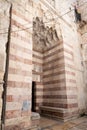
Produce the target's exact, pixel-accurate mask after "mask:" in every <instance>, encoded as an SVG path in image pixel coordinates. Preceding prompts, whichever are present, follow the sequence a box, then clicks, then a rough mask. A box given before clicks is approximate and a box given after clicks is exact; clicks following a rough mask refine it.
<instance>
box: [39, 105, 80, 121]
mask: <svg viewBox="0 0 87 130" xmlns="http://www.w3.org/2000/svg"><path fill="white" fill-rule="evenodd" d="M40 112H41V115H42V116H48V117H50V118H55V119H59V120H60V121H63V122H66V121H68V120H70V119H72V118H74V117H75V118H76V117H78V113H77V112H76V113H72V112H71V113H72V114H71V113H70V111H69V110H68V109H64V108H56V107H49V106H41V107H40Z"/></svg>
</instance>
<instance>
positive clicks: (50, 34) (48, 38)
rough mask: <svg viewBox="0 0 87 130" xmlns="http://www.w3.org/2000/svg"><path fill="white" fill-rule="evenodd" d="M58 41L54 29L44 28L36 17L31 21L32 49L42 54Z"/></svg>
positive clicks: (43, 24)
mask: <svg viewBox="0 0 87 130" xmlns="http://www.w3.org/2000/svg"><path fill="white" fill-rule="evenodd" d="M58 41H59V38H58V35H57V31H56V29H55V28H53V27H49V26H45V23H44V22H43V20H42V19H40V18H39V17H36V18H35V19H34V21H33V49H34V50H38V51H41V52H42V51H44V50H46V49H47V48H50V47H51V46H53V45H54V44H56V43H57V42H58Z"/></svg>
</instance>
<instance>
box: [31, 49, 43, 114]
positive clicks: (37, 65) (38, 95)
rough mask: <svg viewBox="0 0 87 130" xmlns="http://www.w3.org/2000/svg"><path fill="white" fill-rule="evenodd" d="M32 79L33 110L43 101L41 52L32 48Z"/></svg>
mask: <svg viewBox="0 0 87 130" xmlns="http://www.w3.org/2000/svg"><path fill="white" fill-rule="evenodd" d="M32 74H33V79H32V80H33V81H34V82H35V91H36V92H35V110H36V111H37V112H39V107H40V105H41V104H42V101H43V53H42V52H38V51H35V50H33V72H32Z"/></svg>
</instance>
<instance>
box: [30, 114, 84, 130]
mask: <svg viewBox="0 0 87 130" xmlns="http://www.w3.org/2000/svg"><path fill="white" fill-rule="evenodd" d="M32 130H87V117H86V116H85V117H80V118H77V119H74V120H71V121H68V122H65V123H63V122H60V121H58V120H52V119H49V118H41V119H40V123H39V127H38V128H36V129H32Z"/></svg>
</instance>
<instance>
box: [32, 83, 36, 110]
mask: <svg viewBox="0 0 87 130" xmlns="http://www.w3.org/2000/svg"><path fill="white" fill-rule="evenodd" d="M35 107H36V83H35V82H34V81H33V82H32V112H35V111H36V110H35Z"/></svg>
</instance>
